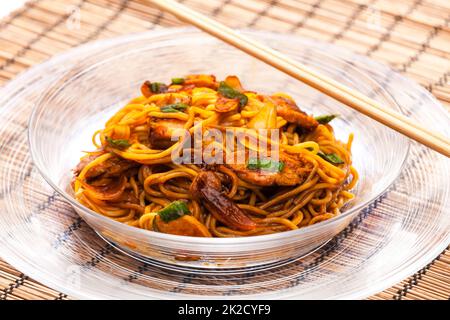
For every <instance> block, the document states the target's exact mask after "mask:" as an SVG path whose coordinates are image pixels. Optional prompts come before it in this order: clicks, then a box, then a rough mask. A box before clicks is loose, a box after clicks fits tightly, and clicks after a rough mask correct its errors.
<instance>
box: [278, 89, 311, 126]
mask: <svg viewBox="0 0 450 320" xmlns="http://www.w3.org/2000/svg"><path fill="white" fill-rule="evenodd" d="M271 99H272V101H273V103H274V104H275V105H276V106H277V115H278V116H280V117H282V118H283V119H284V120H286V121H287V122H290V123H296V124H298V125H299V126H300V127H302V128H303V129H304V130H306V131H312V130H314V129H315V128H316V127H317V126H318V125H319V123H318V122H317V120H316V119H314V117H312V116H310V115H308V114H306V113H305V112H303V111H302V110H300V108H299V107H298V106H297V104H296V103H295V102H294V101H292V100H291V99H288V98H285V97H280V96H272V97H271Z"/></svg>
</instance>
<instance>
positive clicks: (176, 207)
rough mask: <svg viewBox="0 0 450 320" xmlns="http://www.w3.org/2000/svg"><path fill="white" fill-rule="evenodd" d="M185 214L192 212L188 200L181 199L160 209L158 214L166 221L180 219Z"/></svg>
mask: <svg viewBox="0 0 450 320" xmlns="http://www.w3.org/2000/svg"><path fill="white" fill-rule="evenodd" d="M185 214H191V212H190V211H189V208H188V207H187V205H186V202H184V201H181V200H177V201H174V202H172V203H170V204H169V205H168V206H166V207H165V208H163V209H161V210H160V211H158V215H159V216H160V217H161V219H162V220H163V221H164V222H166V223H167V222H170V221H172V220H175V219H178V218H180V217H182V216H184V215H185Z"/></svg>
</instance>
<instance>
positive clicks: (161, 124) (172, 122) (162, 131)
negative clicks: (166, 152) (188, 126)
mask: <svg viewBox="0 0 450 320" xmlns="http://www.w3.org/2000/svg"><path fill="white" fill-rule="evenodd" d="M176 130H184V122H183V121H181V120H178V119H152V120H151V122H150V130H149V133H148V137H149V141H150V144H151V146H152V147H153V148H157V149H167V148H169V147H170V146H172V145H173V144H174V143H175V142H176V141H172V136H173V135H174V134H175V132H176Z"/></svg>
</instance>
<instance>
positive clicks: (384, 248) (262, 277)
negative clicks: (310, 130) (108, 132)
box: [0, 29, 450, 298]
mask: <svg viewBox="0 0 450 320" xmlns="http://www.w3.org/2000/svg"><path fill="white" fill-rule="evenodd" d="M246 33H248V34H249V35H250V36H252V37H254V38H257V39H258V40H260V41H263V42H265V43H267V44H269V45H271V46H273V47H274V48H277V49H279V50H281V51H283V52H285V53H287V54H289V55H291V56H292V57H294V58H297V59H299V60H301V61H311V63H312V64H314V63H316V67H318V68H320V67H322V69H323V70H324V71H327V72H328V73H329V74H331V75H333V77H334V78H336V79H338V80H340V81H342V82H345V83H347V84H349V85H351V86H353V87H356V88H358V90H361V91H363V92H365V93H366V94H372V95H373V96H374V97H376V98H377V99H379V98H381V99H382V100H383V102H384V103H385V104H387V105H388V106H389V107H393V108H399V109H400V110H401V111H402V112H403V113H404V114H406V115H408V116H409V117H411V118H413V119H417V120H418V121H421V123H422V124H424V125H427V126H432V127H433V128H435V129H436V130H439V131H441V132H443V133H444V134H447V135H448V134H449V126H448V125H449V123H450V121H449V116H448V114H447V112H446V111H445V110H444V109H443V108H442V107H441V106H440V105H439V104H438V102H437V101H436V100H435V99H434V98H433V97H432V96H431V95H430V94H428V93H427V92H426V91H425V90H424V89H422V88H421V87H420V86H418V85H416V84H414V83H412V82H411V81H409V80H407V79H405V78H403V77H402V76H400V75H399V74H397V73H395V72H393V71H392V70H390V69H389V68H387V67H385V66H383V65H380V64H378V63H375V62H373V61H371V60H369V59H367V58H364V57H361V56H357V55H355V54H352V53H350V52H348V51H346V50H343V49H340V48H337V47H335V46H332V45H328V44H324V43H317V42H315V41H311V40H306V39H302V38H299V37H297V36H295V37H292V36H286V35H277V34H270V33H261V32H251V31H246ZM183 41H185V42H186V41H188V42H192V43H194V44H195V43H196V41H197V42H198V43H201V44H202V46H201V54H193V53H191V54H188V55H186V54H183V52H179V51H178V56H177V55H174V56H171V59H172V58H175V59H172V60H171V61H170V62H169V66H170V68H169V67H167V65H168V63H166V64H165V65H162V64H161V63H157V62H158V61H163V60H164V58H166V57H165V56H162V57H158V56H156V57H155V59H154V62H155V68H154V73H153V72H152V74H148V75H147V74H143V75H142V77H143V78H148V79H154V76H155V75H156V77H157V79H158V80H167V78H170V77H171V76H172V75H177V74H181V75H182V74H184V73H186V72H213V73H216V74H218V75H219V76H224V75H225V74H233V73H234V74H238V75H239V76H241V77H242V78H243V81H244V83H246V84H247V83H248V84H249V85H248V87H249V88H252V89H254V90H261V91H268V88H274V91H276V90H275V89H277V90H280V88H281V89H282V90H283V91H286V92H288V93H292V94H293V95H294V96H295V98H296V99H297V100H298V101H299V102H300V103H301V104H302V106H304V107H305V109H307V110H308V111H310V112H314V113H320V111H321V110H334V109H335V108H340V109H339V110H340V111H341V109H342V111H343V117H342V120H339V121H338V122H336V123H337V132H338V135H340V136H342V137H345V135H346V134H347V133H348V132H350V131H356V136H357V139H358V134H359V136H360V137H361V139H362V138H364V141H358V140H356V141H355V147H356V148H355V150H354V152H355V162H356V165H357V166H358V167H360V168H363V174H362V179H364V176H366V177H369V176H370V177H371V178H370V179H366V180H363V182H362V184H361V186H362V187H360V189H359V190H358V192H363V191H364V190H361V189H364V188H367V190H369V191H371V188H372V189H373V190H372V191H374V192H373V193H374V194H375V195H377V196H379V195H380V194H381V193H383V191H384V190H385V189H386V187H387V186H388V185H389V184H390V182H391V181H392V180H393V179H394V178H395V177H396V176H397V174H398V172H399V170H400V169H401V167H402V164H403V160H404V159H405V155H406V152H405V150H407V149H408V146H407V145H402V144H401V143H403V144H407V143H408V142H407V140H406V139H404V138H402V137H400V136H398V135H397V134H395V133H393V132H389V133H386V130H387V129H379V130H384V131H377V129H378V128H380V126H379V125H378V124H375V123H374V122H373V121H371V120H370V119H367V118H365V117H364V116H361V115H359V114H357V113H355V112H353V111H351V110H347V109H345V108H343V107H342V106H339V105H338V104H336V102H334V101H332V100H331V99H329V98H327V97H324V96H322V95H320V94H318V93H314V92H312V91H311V90H308V89H307V88H306V87H305V86H303V85H301V84H299V83H298V82H296V81H294V80H289V79H288V78H287V77H286V76H284V75H283V76H282V75H281V74H280V73H279V72H277V71H275V70H273V69H271V68H270V67H267V66H264V65H262V64H261V63H260V62H257V61H253V60H252V59H250V58H248V57H247V56H245V55H244V54H242V53H239V52H236V51H235V49H233V48H230V47H228V46H227V45H225V44H222V43H220V42H218V41H217V40H215V39H213V38H210V37H209V36H206V35H203V34H201V33H200V32H198V31H194V30H193V29H172V30H163V31H159V32H151V33H144V34H139V35H134V36H127V37H121V38H116V39H112V40H106V41H100V42H96V43H92V44H88V45H86V46H83V47H80V48H77V49H75V50H72V51H70V52H68V53H65V54H63V55H60V56H58V57H55V58H52V59H51V60H50V61H49V62H46V63H44V64H42V65H40V66H37V67H34V68H32V69H31V70H29V71H27V72H26V73H24V74H23V75H21V76H19V77H18V78H16V79H15V80H13V81H12V82H10V83H9V84H8V85H7V86H6V87H4V88H3V89H2V92H1V93H2V94H1V98H0V106H1V107H0V116H1V117H0V133H1V134H0V146H1V147H0V151H1V155H0V210H1V212H2V214H1V215H0V240H1V243H2V244H3V245H2V246H1V247H0V256H1V257H3V258H4V259H6V260H7V261H8V262H10V263H11V264H13V265H14V266H16V267H17V268H19V269H20V270H21V271H23V272H25V273H27V274H29V275H30V276H31V277H33V278H35V279H36V280H38V281H41V282H43V283H44V284H47V285H49V286H51V287H53V288H55V289H57V290H61V291H63V292H65V293H68V294H70V295H72V296H75V297H80V298H199V297H203V298H219V297H221V296H223V295H232V296H233V297H234V298H363V297H366V296H368V295H370V294H372V293H375V292H378V291H381V290H383V289H384V288H387V287H389V286H390V285H393V284H394V283H396V282H398V281H401V280H402V279H403V278H405V277H406V276H408V275H409V274H411V273H413V272H414V271H416V270H417V269H419V268H420V267H422V266H423V265H425V264H426V263H428V262H429V261H430V260H431V259H433V258H434V257H435V256H437V255H438V254H439V253H440V251H442V250H443V249H444V248H445V247H446V246H447V245H448V243H449V238H450V235H449V233H450V232H449V224H450V221H449V220H450V219H449V215H448V209H447V208H448V207H449V204H450V203H449V202H450V201H449V182H448V172H449V160H448V159H446V158H445V157H443V156H440V155H438V154H436V153H434V152H432V151H429V150H428V149H426V148H423V147H421V146H418V145H416V144H411V148H410V156H409V157H408V159H407V161H406V165H405V166H404V169H403V170H402V172H401V174H400V176H399V177H398V178H397V179H396V180H395V183H394V184H393V185H392V186H391V187H390V188H389V190H388V191H387V192H385V193H384V194H383V195H382V196H381V197H379V198H378V199H377V200H376V201H374V202H373V201H372V202H370V205H369V206H367V207H365V208H364V209H363V210H360V209H361V208H357V209H358V210H353V211H352V212H353V213H352V214H351V215H347V218H354V219H353V221H352V222H351V223H350V225H348V226H347V227H346V228H345V229H344V231H342V232H341V233H339V234H338V235H337V236H336V237H334V238H333V239H332V240H331V241H329V242H328V243H327V244H326V245H325V246H323V247H321V248H320V249H318V250H316V251H315V252H313V253H311V254H309V255H308V256H306V257H304V258H302V259H299V258H295V257H294V256H293V257H292V258H291V259H289V260H282V261H277V260H276V261H274V262H272V263H271V264H266V265H261V266H254V267H245V268H234V269H228V270H227V269H225V270H224V269H222V270H219V269H207V270H200V269H196V268H193V267H192V266H182V265H178V266H176V265H172V264H167V263H164V262H158V261H155V260H150V259H140V258H136V257H133V256H131V255H129V254H128V253H126V252H125V251H122V250H119V249H117V248H115V247H113V246H111V244H109V243H107V242H105V241H104V240H103V239H101V238H100V237H99V236H98V235H97V234H96V233H95V232H94V231H93V230H92V229H91V228H90V227H88V225H87V224H86V223H85V222H84V221H83V220H82V219H81V218H79V217H78V216H77V214H76V213H75V212H74V211H73V209H72V208H71V206H70V204H68V203H67V202H65V201H64V198H63V197H61V196H60V195H59V194H58V193H56V192H55V191H54V190H53V189H52V188H51V187H50V186H49V185H48V184H47V183H46V182H45V181H44V180H43V179H42V178H41V176H40V174H39V173H38V172H37V170H36V168H35V167H34V166H33V164H32V161H31V157H30V151H29V148H28V143H27V131H28V128H27V121H28V118H29V116H30V113H31V109H32V107H33V106H35V105H36V104H39V103H42V102H43V101H48V100H49V99H50V98H51V97H52V96H54V95H57V94H58V91H59V90H62V89H61V88H60V87H59V86H58V85H57V84H58V83H64V82H71V81H76V79H79V77H83V76H86V73H81V74H80V73H79V69H76V68H74V66H86V65H89V62H90V61H99V60H105V59H108V58H111V59H112V60H114V59H116V58H117V54H116V55H114V56H111V54H112V52H118V51H120V50H123V51H124V52H125V51H126V54H129V53H130V52H132V51H133V50H135V51H136V52H138V51H140V50H142V43H145V44H146V45H147V46H149V47H151V46H154V47H155V52H157V51H158V50H157V49H159V48H160V47H162V46H164V47H166V48H167V47H168V48H170V47H174V48H178V50H180V47H182V46H180V43H182V42H183ZM138 44H139V45H140V46H139V45H138ZM187 52H191V51H189V50H187ZM124 54H125V53H124ZM208 55H210V56H211V57H212V58H211V61H210V62H211V63H208V60H207V59H205V58H204V57H205V56H208ZM230 55H234V56H239V55H242V58H241V59H238V60H234V63H232V64H231V63H227V62H228V61H227V60H226V58H227V57H229V56H230ZM218 56H219V57H224V63H223V65H221V66H220V64H219V66H217V61H218V58H217V57H218ZM320 56H327V57H329V58H327V59H326V60H324V59H323V61H320V59H318V57H320ZM199 57H201V59H200V58H199ZM176 58H178V59H176ZM213 58H214V59H213ZM179 59H182V60H179ZM213 62H214V63H213ZM320 62H321V63H320ZM111 65H112V68H116V69H114V70H115V72H114V73H115V74H117V75H122V74H126V72H127V70H129V69H127V68H128V66H127V64H126V63H124V64H121V65H117V64H111ZM211 65H213V66H214V70H211V69H210V68H211ZM196 68H198V70H195V69H196ZM193 69H194V70H193ZM158 70H159V71H158ZM168 70H169V71H168ZM243 70H245V73H244V74H243V73H242V71H243ZM162 71H164V72H165V73H163V74H162V73H161V72H162ZM167 72H169V74H166V73H167ZM114 73H113V74H112V78H114ZM87 74H88V75H89V77H93V78H89V77H88V79H89V80H88V81H84V82H81V83H80V84H79V86H83V85H85V87H81V88H80V90H81V91H83V90H84V92H85V94H86V95H88V96H91V97H92V99H91V100H92V103H93V106H94V108H98V107H99V106H100V107H103V108H113V107H116V106H117V105H118V104H120V103H121V102H123V99H127V98H128V97H129V96H132V95H134V94H135V92H136V87H137V85H138V82H139V81H140V80H141V79H137V80H136V81H135V82H133V81H130V82H129V83H128V88H127V90H128V91H126V90H125V91H123V92H124V93H122V91H121V94H122V95H123V96H121V95H120V94H118V95H117V96H116V98H117V99H116V101H115V102H114V104H111V105H105V101H107V100H105V98H104V97H105V96H104V95H103V96H102V92H101V91H99V92H96V90H95V88H93V87H92V86H91V85H90V83H92V82H95V81H96V80H98V81H99V82H100V83H101V81H102V80H104V79H102V78H101V77H98V79H96V78H95V77H96V74H95V73H90V74H89V73H88V72H87ZM255 76H258V77H259V78H257V79H256V78H254V77H255ZM260 77H266V78H270V79H268V80H267V81H261V79H260ZM62 97H67V95H66V96H62ZM96 97H98V99H97V98H96ZM46 99H47V100H46ZM67 99H77V97H73V96H72V97H67ZM78 99H80V100H83V99H84V97H81V96H79V97H78ZM69 102H70V101H65V100H61V107H62V108H63V110H61V113H58V114H60V115H63V116H61V117H59V118H58V117H55V119H58V120H57V122H55V123H46V125H47V126H48V127H49V128H50V129H52V128H54V127H64V125H61V124H64V122H65V121H67V126H68V127H70V126H71V125H72V121H73V119H75V118H77V117H79V115H77V114H76V110H71V109H70V108H69V109H67V108H66V107H65V106H66V105H67V104H68V103H69ZM49 108H50V105H49ZM316 110H319V112H317V111H316ZM55 112H58V111H55ZM100 120H101V119H99V121H100ZM95 125H97V126H98V123H96V124H95ZM352 125H353V127H352ZM92 131H93V130H92V128H90V127H86V130H85V132H81V133H79V132H78V134H80V135H81V136H82V137H83V139H85V138H86V139H87V140H84V141H89V135H90V134H91V132H92ZM62 132H64V130H62ZM65 133H67V132H65ZM379 134H383V139H380V136H379ZM386 137H391V138H390V139H389V138H388V139H386ZM34 139H35V140H36V141H37V142H38V143H42V144H44V145H45V144H48V145H49V146H52V143H53V144H54V145H56V147H57V148H60V149H61V152H62V153H63V154H64V155H67V159H68V161H67V163H64V164H63V165H61V166H59V167H58V168H56V167H55V166H54V164H52V161H53V160H52V159H50V158H49V159H47V160H48V161H46V159H43V160H42V163H41V167H42V166H46V165H47V166H48V169H50V170H47V171H49V172H53V174H54V175H55V177H56V178H57V179H60V178H61V176H62V175H61V172H62V170H63V169H64V166H66V165H70V166H71V165H72V163H70V161H74V160H73V159H74V158H76V157H78V155H79V151H80V150H79V149H76V148H75V146H73V145H70V146H67V147H66V148H64V145H61V142H60V141H56V140H55V141H49V140H48V139H45V137H44V136H42V140H41V141H39V135H37V136H35V137H34ZM80 141H81V138H80ZM380 145H381V146H380ZM52 147H53V148H55V146H52ZM374 150H377V151H376V152H375V151H374ZM380 150H382V152H384V157H382V156H379V153H380ZM383 150H384V151H383ZM374 152H375V154H376V156H375V155H374V154H373V153H374ZM382 155H383V154H382ZM374 159H381V160H377V161H378V163H377V162H376V161H374ZM381 162H382V163H381ZM377 170H378V171H377ZM367 200H373V197H372V198H370V197H369V198H367ZM365 204H367V203H365ZM341 222H342V223H341V226H342V227H341V229H342V228H344V227H345V226H346V225H347V223H348V222H350V219H349V220H348V221H345V219H343V220H342V221H341ZM330 236H331V235H330ZM319 244H320V243H319Z"/></svg>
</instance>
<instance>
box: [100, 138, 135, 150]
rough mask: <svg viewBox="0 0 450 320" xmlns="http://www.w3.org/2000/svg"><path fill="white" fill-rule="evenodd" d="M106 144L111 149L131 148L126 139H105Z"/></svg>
mask: <svg viewBox="0 0 450 320" xmlns="http://www.w3.org/2000/svg"><path fill="white" fill-rule="evenodd" d="M106 142H107V143H108V144H109V145H110V146H111V147H113V148H117V149H125V148H128V147H129V146H131V144H130V143H129V142H128V140H126V139H111V138H110V137H106Z"/></svg>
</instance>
